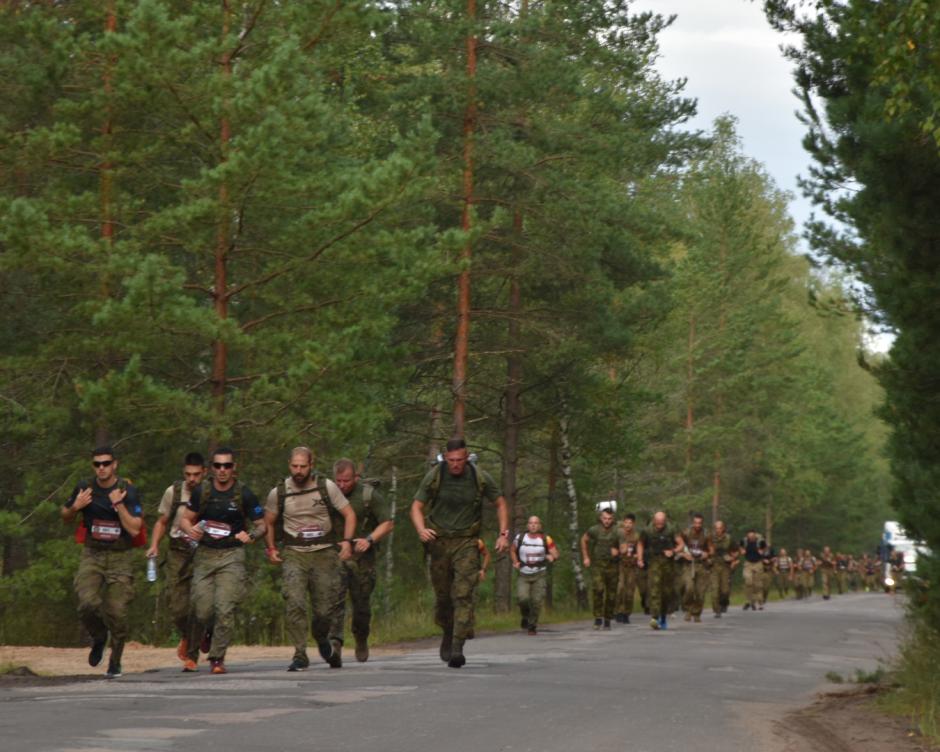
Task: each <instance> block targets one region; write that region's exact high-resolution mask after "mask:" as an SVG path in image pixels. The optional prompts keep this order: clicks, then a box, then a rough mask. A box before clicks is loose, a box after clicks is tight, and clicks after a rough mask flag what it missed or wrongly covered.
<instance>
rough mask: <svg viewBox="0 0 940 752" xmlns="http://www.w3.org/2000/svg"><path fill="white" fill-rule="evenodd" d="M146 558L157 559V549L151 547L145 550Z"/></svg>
mask: <svg viewBox="0 0 940 752" xmlns="http://www.w3.org/2000/svg"><path fill="white" fill-rule="evenodd" d="M146 556H147V558H148V559H156V558H157V547H156V546H151V547H150V548H148V549H147V554H146Z"/></svg>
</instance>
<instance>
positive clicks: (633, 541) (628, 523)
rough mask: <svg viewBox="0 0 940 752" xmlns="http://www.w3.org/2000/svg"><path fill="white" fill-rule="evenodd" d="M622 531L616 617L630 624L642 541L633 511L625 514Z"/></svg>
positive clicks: (620, 621) (621, 621)
mask: <svg viewBox="0 0 940 752" xmlns="http://www.w3.org/2000/svg"><path fill="white" fill-rule="evenodd" d="M620 531H621V533H622V534H623V544H622V551H623V553H622V554H621V556H620V577H619V579H618V580H617V613H616V619H617V623H619V624H629V623H630V615H631V614H632V613H633V598H634V594H635V593H636V590H637V587H638V583H637V565H636V561H637V559H636V553H637V543H639V542H640V535H639V533H637V531H636V515H635V514H633V512H630V513H628V514H626V515H624V518H623V521H622V522H621V523H620Z"/></svg>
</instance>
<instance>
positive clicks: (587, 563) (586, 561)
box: [581, 556, 591, 569]
mask: <svg viewBox="0 0 940 752" xmlns="http://www.w3.org/2000/svg"><path fill="white" fill-rule="evenodd" d="M581 563H582V564H584V568H585V569H590V568H591V559H590V558H589V557H587V556H585V557H584V558H583V559H582V560H581Z"/></svg>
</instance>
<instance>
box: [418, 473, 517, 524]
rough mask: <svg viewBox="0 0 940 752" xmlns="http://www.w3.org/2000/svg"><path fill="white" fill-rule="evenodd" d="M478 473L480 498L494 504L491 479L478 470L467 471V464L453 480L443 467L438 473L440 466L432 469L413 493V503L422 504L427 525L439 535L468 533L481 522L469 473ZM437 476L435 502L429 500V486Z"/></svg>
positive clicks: (496, 493) (497, 492) (496, 491)
mask: <svg viewBox="0 0 940 752" xmlns="http://www.w3.org/2000/svg"><path fill="white" fill-rule="evenodd" d="M474 472H477V473H479V474H480V475H479V477H480V480H481V481H482V483H483V498H485V499H489V500H490V501H491V502H495V501H496V500H497V499H498V498H499V496H500V490H499V488H498V487H497V486H496V482H495V481H494V480H493V477H492V476H491V475H490V474H489V473H488V472H486V470H481V469H480V468H476V469H474V468H471V466H470V465H469V463H468V464H467V465H466V467H464V470H463V473H461V474H460V475H457V476H454V475H451V474H450V471H449V470H448V469H447V468H446V467H445V468H444V472H443V473H441V469H440V466H438V465H435V466H434V467H433V468H431V470H429V471H428V473H427V475H425V476H424V478H423V479H422V480H421V485H420V486H418V490H417V491H416V492H415V499H416V500H418V501H422V502H424V503H425V505H426V508H425V518H426V519H427V522H428V525H429V526H430V527H431V528H433V529H435V530H438V531H441V532H449V533H454V532H459V531H464V530H469V529H470V528H472V527H473V526H475V525H479V524H480V522H481V521H482V518H483V509H482V507H481V505H480V504H479V503H478V501H477V495H478V489H477V481H476V480H475V479H474V477H473V473H474ZM438 475H440V476H441V484H440V488H439V489H438V492H437V498H436V499H432V498H431V484H432V482H433V481H434V478H435V476H438Z"/></svg>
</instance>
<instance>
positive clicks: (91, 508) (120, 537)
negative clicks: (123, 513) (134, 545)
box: [65, 478, 143, 551]
mask: <svg viewBox="0 0 940 752" xmlns="http://www.w3.org/2000/svg"><path fill="white" fill-rule="evenodd" d="M119 484H123V487H124V489H125V490H126V491H127V496H125V497H124V507H125V508H126V509H127V511H128V513H130V515H131V516H132V517H140V516H141V515H142V514H143V509H142V507H141V503H140V493H139V492H138V491H137V488H136V487H135V486H133V485H131V484H130V483H128V482H127V481H122V480H120V479H118V480H117V481H116V482H115V484H114V485H112V486H110V487H109V488H102V487H101V486H99V485H98V480H97V478H95V479H92V480H91V481H82V482H81V483H79V484H78V485H77V486H75V490H73V491H72V495H71V496H69V500H68V501H67V502H65V506H66V507H71V506H72V505H73V504H74V503H75V498H76V497H77V496H78V494H79V493H80V492H81V491H84V490H85V489H86V488H88V487H89V486H90V487H91V504H89V505H88V506H87V507H85V508H84V509H81V510H79V513H80V514H81V515H82V523H83V524H84V525H85V530H86V531H87V533H86V535H85V545H86V546H89V547H90V548H100V549H113V550H118V551H121V550H124V549H127V548H130V547H131V542H132V541H133V538H134V536H132V535H131V534H130V533H129V532H127V530H125V529H124V526H123V525H122V524H121V518H120V517H119V516H118V513H117V510H115V508H114V507H113V506H112V505H111V498H110V496H109V494H110V493H111V491H113V490H114V489H115V488H117V487H118V485H119Z"/></svg>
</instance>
